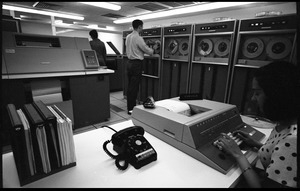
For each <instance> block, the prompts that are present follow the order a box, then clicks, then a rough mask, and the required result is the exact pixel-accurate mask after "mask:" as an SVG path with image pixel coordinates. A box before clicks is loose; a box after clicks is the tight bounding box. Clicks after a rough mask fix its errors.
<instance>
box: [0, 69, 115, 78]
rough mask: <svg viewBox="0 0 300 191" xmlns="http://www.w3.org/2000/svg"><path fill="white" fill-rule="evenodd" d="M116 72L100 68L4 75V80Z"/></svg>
mask: <svg viewBox="0 0 300 191" xmlns="http://www.w3.org/2000/svg"><path fill="white" fill-rule="evenodd" d="M111 73H114V70H111V69H107V68H100V69H99V70H84V71H72V72H48V73H47V72H45V73H33V74H2V79H25V78H46V77H59V76H82V75H92V74H111Z"/></svg>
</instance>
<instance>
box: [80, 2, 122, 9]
mask: <svg viewBox="0 0 300 191" xmlns="http://www.w3.org/2000/svg"><path fill="white" fill-rule="evenodd" d="M79 3H83V4H87V5H92V6H95V7H101V8H104V9H110V10H114V11H118V10H120V9H121V6H119V5H115V4H112V3H106V2H79Z"/></svg>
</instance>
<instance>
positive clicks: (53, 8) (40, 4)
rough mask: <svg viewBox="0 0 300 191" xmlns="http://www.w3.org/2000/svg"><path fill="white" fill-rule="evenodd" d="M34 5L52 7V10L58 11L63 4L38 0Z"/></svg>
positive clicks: (45, 7)
mask: <svg viewBox="0 0 300 191" xmlns="http://www.w3.org/2000/svg"><path fill="white" fill-rule="evenodd" d="M33 6H34V7H35V8H39V9H50V10H54V11H58V10H60V9H61V6H59V5H55V4H53V3H46V2H37V3H34V4H33Z"/></svg>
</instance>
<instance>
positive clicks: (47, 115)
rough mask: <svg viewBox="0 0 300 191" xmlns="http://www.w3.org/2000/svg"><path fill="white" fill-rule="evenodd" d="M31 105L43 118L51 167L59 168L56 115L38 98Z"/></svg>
mask: <svg viewBox="0 0 300 191" xmlns="http://www.w3.org/2000/svg"><path fill="white" fill-rule="evenodd" d="M33 106H34V107H35V109H36V110H37V111H38V113H39V114H40V116H41V118H42V119H43V120H44V124H45V130H46V135H47V144H48V151H49V159H50V164H51V168H53V169H56V168H59V167H61V160H60V158H61V156H60V149H59V141H58V132H57V121H56V117H55V116H54V114H53V113H52V112H51V111H50V110H49V109H48V107H47V106H46V105H45V104H44V103H43V102H42V101H40V100H38V101H35V102H34V103H33Z"/></svg>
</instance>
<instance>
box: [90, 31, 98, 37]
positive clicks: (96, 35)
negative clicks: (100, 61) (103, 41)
mask: <svg viewBox="0 0 300 191" xmlns="http://www.w3.org/2000/svg"><path fill="white" fill-rule="evenodd" d="M89 34H90V36H91V37H92V39H96V38H98V32H97V31H96V30H95V29H93V30H91V31H90V33H89Z"/></svg>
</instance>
